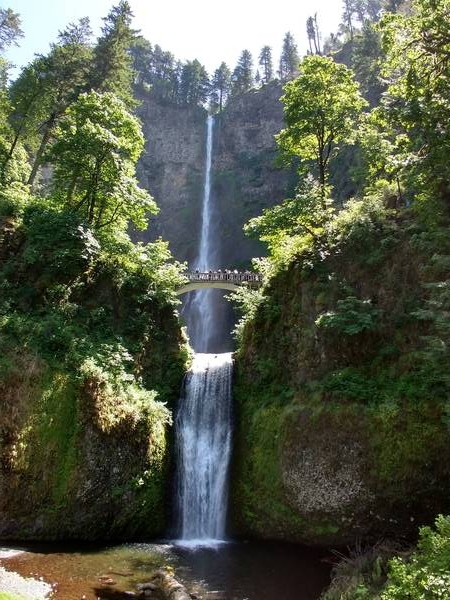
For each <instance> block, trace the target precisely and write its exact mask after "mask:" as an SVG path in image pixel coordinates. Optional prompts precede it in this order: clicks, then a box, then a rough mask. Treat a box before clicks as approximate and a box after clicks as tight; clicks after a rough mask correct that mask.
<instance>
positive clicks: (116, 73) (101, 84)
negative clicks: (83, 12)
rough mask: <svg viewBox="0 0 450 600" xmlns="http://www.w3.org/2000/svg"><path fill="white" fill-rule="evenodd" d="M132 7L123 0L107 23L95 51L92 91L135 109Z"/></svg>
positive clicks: (114, 9)
mask: <svg viewBox="0 0 450 600" xmlns="http://www.w3.org/2000/svg"><path fill="white" fill-rule="evenodd" d="M132 17H133V13H132V12H131V7H130V4H129V2H128V1H127V0H120V2H119V4H118V5H117V6H113V8H112V9H111V11H110V12H109V14H108V16H107V17H105V18H104V19H103V21H104V26H103V27H102V35H101V36H100V38H99V39H98V40H97V45H96V47H95V48H94V68H93V71H92V81H91V85H92V88H93V89H95V90H97V91H99V92H112V93H113V94H115V95H116V96H117V97H118V98H120V99H121V100H122V101H123V102H125V104H126V105H127V106H128V107H129V108H133V107H134V106H135V101H134V100H133V94H132V85H133V79H134V72H133V69H132V56H131V53H130V47H131V46H132V44H133V39H134V37H135V35H136V32H135V31H134V30H133V29H131V19H132Z"/></svg>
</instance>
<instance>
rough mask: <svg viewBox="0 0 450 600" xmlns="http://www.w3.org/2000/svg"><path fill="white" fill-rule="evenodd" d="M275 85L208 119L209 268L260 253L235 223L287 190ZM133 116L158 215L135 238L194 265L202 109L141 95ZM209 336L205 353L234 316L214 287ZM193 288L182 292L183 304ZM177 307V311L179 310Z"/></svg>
mask: <svg viewBox="0 0 450 600" xmlns="http://www.w3.org/2000/svg"><path fill="white" fill-rule="evenodd" d="M281 94H282V90H281V86H280V85H279V84H276V83H271V84H269V85H267V86H264V87H263V88H261V89H260V90H258V91H251V92H248V93H247V94H243V95H242V96H239V97H236V98H233V99H231V100H230V101H229V103H228V105H227V106H226V108H225V109H224V111H223V112H222V113H221V114H219V115H216V116H215V117H214V127H213V147H212V166H211V198H210V204H211V206H212V213H213V215H212V222H211V223H210V230H211V234H212V236H213V239H214V240H215V244H214V250H213V252H212V255H211V256H210V261H209V266H210V268H211V269H219V268H221V269H223V268H247V266H248V265H249V262H250V260H251V259H252V258H253V257H255V256H261V255H262V254H264V248H263V247H262V245H261V244H260V243H258V242H256V241H254V240H250V239H248V238H247V237H246V236H245V235H244V233H243V231H242V227H243V225H244V223H246V222H247V221H248V220H249V219H250V218H251V217H253V216H256V215H258V214H260V213H261V211H262V210H263V209H264V208H265V207H267V206H272V205H273V204H276V203H278V202H280V201H281V200H283V199H284V198H286V197H287V196H288V195H289V192H290V191H291V189H292V187H293V183H294V179H295V178H294V177H293V174H292V173H289V172H287V171H286V170H283V169H280V168H277V167H276V165H275V159H276V155H277V150H276V144H275V140H274V135H275V134H276V133H278V132H279V131H280V130H281V129H282V127H283V110H282V105H281V103H280V101H279V98H280V96H281ZM141 100H142V105H141V107H140V109H139V116H140V118H141V120H142V124H143V131H144V135H145V138H146V145H145V154H144V156H143V157H142V158H141V160H140V163H139V168H138V174H139V179H140V182H141V185H143V186H144V187H145V188H147V189H148V190H149V191H150V193H151V194H152V195H153V196H154V198H155V200H156V202H157V204H158V206H159V207H160V213H159V215H158V216H157V217H156V218H154V219H153V220H152V222H151V223H150V226H149V229H148V230H147V231H146V232H145V233H144V234H142V235H140V236H136V237H140V238H141V239H143V240H153V239H155V238H156V237H157V236H158V235H161V236H162V237H163V239H166V240H168V241H169V243H170V248H171V250H172V252H173V254H174V256H175V257H176V258H177V259H178V260H180V261H187V262H188V265H189V266H190V267H191V268H195V266H196V264H195V263H196V259H197V257H198V249H199V240H200V230H201V208H202V201H203V193H204V177H205V153H206V133H207V126H206V118H207V114H206V111H205V110H203V109H201V108H198V107H197V108H189V107H184V108H183V107H173V106H170V105H161V104H158V103H157V102H156V101H155V100H154V99H152V97H151V96H150V97H148V96H147V97H143V98H141ZM212 294H213V298H214V317H213V321H214V335H213V337H212V339H211V351H214V352H227V351H230V350H231V349H232V347H233V341H232V339H231V334H230V332H231V330H232V329H233V326H234V323H235V320H236V317H235V315H234V313H233V308H232V306H231V304H230V303H229V302H228V301H227V300H225V299H224V295H225V294H224V293H223V292H221V291H217V290H214V291H213V292H212ZM192 296H193V294H188V295H186V296H185V297H183V302H184V307H186V309H187V310H189V309H188V308H187V307H189V305H190V302H191V301H192ZM184 311H185V308H183V309H182V314H184Z"/></svg>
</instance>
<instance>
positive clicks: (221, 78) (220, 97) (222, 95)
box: [209, 62, 231, 112]
mask: <svg viewBox="0 0 450 600" xmlns="http://www.w3.org/2000/svg"><path fill="white" fill-rule="evenodd" d="M230 84H231V72H230V69H229V68H228V66H227V65H226V63H224V62H223V63H221V65H220V67H219V68H218V69H216V70H215V71H214V75H213V78H212V81H211V92H210V96H209V98H210V104H211V107H212V108H213V109H215V110H218V111H219V112H221V111H222V108H223V106H224V104H225V102H226V100H227V98H228V94H229V93H230Z"/></svg>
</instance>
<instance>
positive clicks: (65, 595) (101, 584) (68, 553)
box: [0, 542, 333, 600]
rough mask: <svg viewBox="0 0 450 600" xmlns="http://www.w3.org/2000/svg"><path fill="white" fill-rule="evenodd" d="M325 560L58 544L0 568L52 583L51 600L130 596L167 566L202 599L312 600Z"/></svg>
mask: <svg viewBox="0 0 450 600" xmlns="http://www.w3.org/2000/svg"><path fill="white" fill-rule="evenodd" d="M332 559H333V557H332V556H331V555H330V554H329V553H328V554H325V553H324V552H321V551H318V550H313V549H310V548H305V547H302V546H298V545H291V544H280V543H270V542H247V543H245V542H229V543H223V544H220V545H216V546H212V547H207V546H203V547H200V548H197V549H195V550H193V549H189V548H186V547H183V546H178V545H173V544H169V543H154V544H124V545H120V546H110V547H97V548H96V547H92V546H87V545H86V546H83V547H73V548H70V546H68V545H67V544H65V545H64V546H63V547H58V546H56V545H51V546H49V545H41V546H35V547H29V548H28V549H27V551H26V552H23V553H21V554H17V555H15V556H12V557H9V558H4V559H1V560H0V564H2V566H4V567H5V568H6V569H8V570H15V571H17V572H18V573H20V574H21V575H23V576H25V577H30V576H32V577H34V578H36V579H39V578H40V577H42V578H43V579H44V580H45V581H47V582H48V583H51V584H53V586H54V590H55V592H54V598H55V599H56V600H81V599H83V600H120V599H125V598H132V597H133V595H134V594H135V593H136V585H137V584H139V583H144V582H146V581H148V580H149V579H150V576H151V574H152V573H153V572H154V571H155V570H156V569H158V568H160V567H161V566H170V567H172V568H173V569H174V571H175V577H176V578H177V579H178V580H179V581H181V582H182V583H183V584H184V585H185V586H186V588H187V590H188V591H189V593H191V594H195V595H196V596H197V597H199V598H203V599H204V600H317V599H318V598H319V596H320V593H321V591H322V590H323V589H324V588H325V587H326V586H327V585H328V583H329V574H330V561H331V560H332ZM0 589H1V585H0ZM127 592H128V593H127ZM131 592H132V593H131Z"/></svg>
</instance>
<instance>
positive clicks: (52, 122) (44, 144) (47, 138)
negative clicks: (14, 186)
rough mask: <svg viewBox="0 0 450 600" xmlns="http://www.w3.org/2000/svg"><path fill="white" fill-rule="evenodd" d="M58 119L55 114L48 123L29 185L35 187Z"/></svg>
mask: <svg viewBox="0 0 450 600" xmlns="http://www.w3.org/2000/svg"><path fill="white" fill-rule="evenodd" d="M56 118H57V115H56V113H53V114H52V115H51V116H50V119H49V120H48V121H47V124H46V126H45V130H44V135H43V136H42V140H41V144H40V146H39V150H38V151H37V153H36V158H35V159H34V163H33V168H32V169H31V173H30V176H29V178H28V185H33V183H34V180H35V179H36V175H37V172H38V169H39V167H40V166H41V163H42V157H43V155H44V151H45V149H46V147H47V144H48V142H49V141H50V135H51V133H52V131H53V128H54V126H55V124H56Z"/></svg>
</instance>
